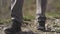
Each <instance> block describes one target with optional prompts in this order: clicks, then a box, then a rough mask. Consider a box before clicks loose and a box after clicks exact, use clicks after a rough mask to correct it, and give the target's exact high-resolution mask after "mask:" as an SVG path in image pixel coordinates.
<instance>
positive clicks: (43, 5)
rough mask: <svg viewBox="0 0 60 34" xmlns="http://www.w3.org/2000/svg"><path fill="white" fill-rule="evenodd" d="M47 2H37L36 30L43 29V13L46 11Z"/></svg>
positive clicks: (40, 0)
mask: <svg viewBox="0 0 60 34" xmlns="http://www.w3.org/2000/svg"><path fill="white" fill-rule="evenodd" d="M46 4H47V0H37V12H36V14H37V19H38V23H39V25H38V30H44V29H45V21H46V17H45V11H46Z"/></svg>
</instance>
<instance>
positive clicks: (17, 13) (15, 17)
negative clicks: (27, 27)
mask: <svg viewBox="0 0 60 34" xmlns="http://www.w3.org/2000/svg"><path fill="white" fill-rule="evenodd" d="M23 1H24V0H17V1H16V4H15V5H14V7H13V9H12V10H11V11H12V13H11V16H12V22H13V23H12V25H11V27H10V28H8V29H6V30H5V31H6V32H10V33H16V32H19V31H21V23H22V22H23V20H22V19H23V17H22V8H23Z"/></svg>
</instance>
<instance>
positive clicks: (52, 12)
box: [0, 0, 60, 23]
mask: <svg viewBox="0 0 60 34" xmlns="http://www.w3.org/2000/svg"><path fill="white" fill-rule="evenodd" d="M47 1H48V2H47V7H46V8H47V10H46V17H47V18H60V0H47ZM35 13H36V0H24V5H23V17H24V19H30V20H34V19H35V15H36V14H35ZM10 15H11V11H10V0H0V23H1V22H2V23H4V22H6V21H7V22H8V21H9V20H10V18H11V16H10Z"/></svg>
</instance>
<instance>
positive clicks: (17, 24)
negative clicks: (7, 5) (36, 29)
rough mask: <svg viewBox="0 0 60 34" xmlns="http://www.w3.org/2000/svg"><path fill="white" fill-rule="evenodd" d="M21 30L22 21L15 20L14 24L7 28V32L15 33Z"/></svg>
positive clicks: (8, 33) (9, 33) (7, 33)
mask: <svg viewBox="0 0 60 34" xmlns="http://www.w3.org/2000/svg"><path fill="white" fill-rule="evenodd" d="M20 31H21V23H20V22H17V21H15V20H14V21H13V24H12V26H11V27H10V28H7V29H5V33H6V34H14V33H17V32H20Z"/></svg>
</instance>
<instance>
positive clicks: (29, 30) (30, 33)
mask: <svg viewBox="0 0 60 34" xmlns="http://www.w3.org/2000/svg"><path fill="white" fill-rule="evenodd" d="M46 22H49V23H46V29H48V30H49V29H50V30H51V31H55V32H43V31H39V30H37V28H36V26H37V25H36V24H37V23H35V22H34V21H25V22H24V23H22V27H21V29H22V32H19V33H15V34H60V33H57V32H60V30H59V29H60V25H59V24H60V23H59V22H60V20H50V21H48V20H47V21H46ZM7 27H8V26H7V25H6V24H5V25H4V24H0V34H5V33H4V29H5V28H7Z"/></svg>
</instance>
